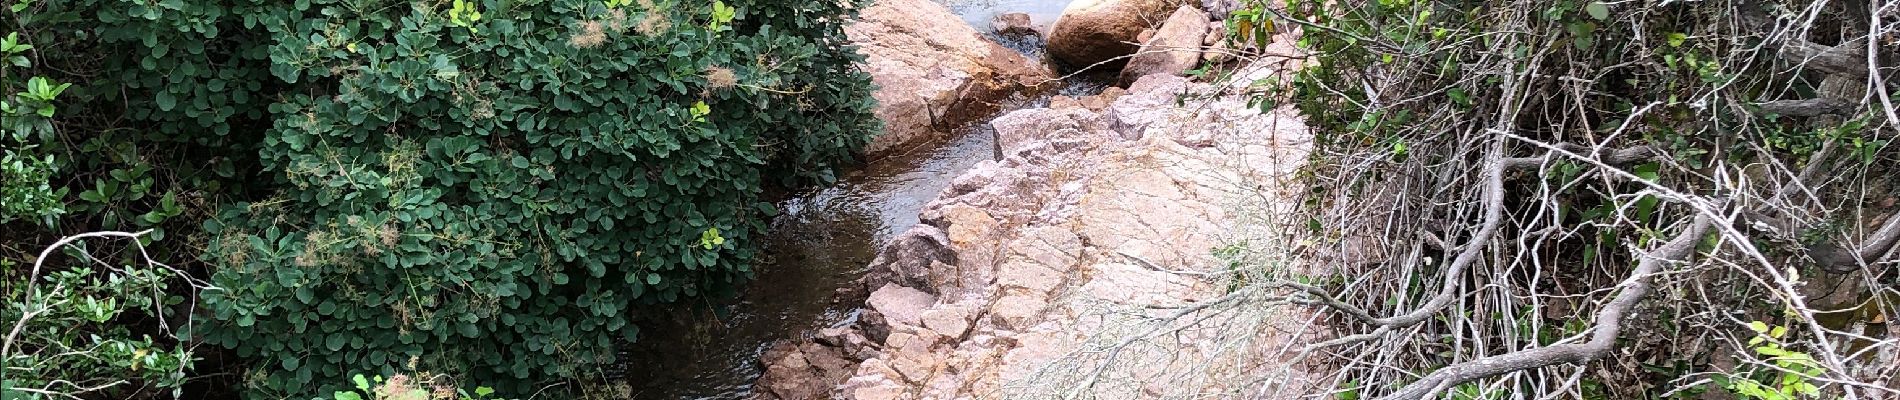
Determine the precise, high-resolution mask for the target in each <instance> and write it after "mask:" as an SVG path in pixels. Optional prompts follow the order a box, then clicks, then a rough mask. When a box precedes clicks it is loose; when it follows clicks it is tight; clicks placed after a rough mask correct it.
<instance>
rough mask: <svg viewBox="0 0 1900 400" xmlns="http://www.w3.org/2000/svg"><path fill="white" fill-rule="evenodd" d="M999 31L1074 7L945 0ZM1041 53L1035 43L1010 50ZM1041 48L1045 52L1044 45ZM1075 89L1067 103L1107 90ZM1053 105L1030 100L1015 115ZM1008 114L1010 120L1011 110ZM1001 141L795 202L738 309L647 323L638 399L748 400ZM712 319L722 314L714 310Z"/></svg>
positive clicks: (1050, 0) (901, 163)
mask: <svg viewBox="0 0 1900 400" xmlns="http://www.w3.org/2000/svg"><path fill="white" fill-rule="evenodd" d="M940 1H942V2H943V3H944V4H945V5H947V6H949V7H950V8H951V10H952V11H955V12H956V13H957V14H959V15H961V16H963V17H964V18H965V19H966V20H968V21H971V25H972V26H974V27H976V28H977V30H978V31H980V32H987V31H989V26H990V25H989V20H990V19H991V18H993V17H994V16H995V15H996V14H999V13H1003V12H1010V11H1023V12H1028V13H1030V14H1031V15H1032V19H1033V20H1034V21H1035V22H1036V23H1037V24H1048V23H1052V22H1053V21H1054V18H1055V16H1056V15H1057V14H1059V13H1060V12H1061V10H1062V7H1063V6H1064V5H1066V4H1067V3H1068V2H1067V1H1066V0H940ZM1005 44H1006V45H1008V46H1009V47H1012V48H1017V49H1019V50H1024V51H1026V52H1035V51H1038V50H1040V49H1036V48H1032V47H1031V46H1026V45H1027V44H1026V43H1005ZM1035 47H1039V46H1035ZM1099 89H1100V86H1099V85H1072V86H1071V87H1070V88H1066V89H1064V90H1061V91H1060V92H1061V93H1064V94H1080V92H1093V91H1096V90H1099ZM1045 101H1046V97H1045V98H1042V99H1034V100H1024V101H1019V102H1018V103H1020V105H1019V106H1017V107H1008V108H1007V110H1013V109H1018V108H1023V107H1030V106H1037V105H1040V104H1041V103H1044V102H1045ZM1007 110H1006V111H1007ZM993 146H994V134H993V133H992V132H990V131H989V127H988V124H987V123H984V122H982V121H979V122H977V123H975V124H972V126H970V127H967V128H964V129H960V130H959V131H958V132H956V134H955V135H951V137H950V138H948V139H947V140H944V141H940V142H938V143H931V144H928V145H924V146H920V147H919V148H916V149H913V150H911V151H910V152H908V153H904V154H900V155H895V156H890V157H887V158H884V159H881V160H878V161H876V162H873V163H871V164H870V165H867V166H865V167H864V168H863V169H861V170H858V171H854V172H852V173H850V174H848V175H847V176H845V177H844V178H843V179H841V180H840V182H838V183H837V184H834V185H831V186H829V187H822V188H812V189H809V190H806V191H803V192H798V193H793V194H791V196H790V197H789V198H787V199H785V200H782V201H780V202H779V203H778V206H779V210H780V214H779V215H778V216H777V217H775V218H774V219H773V221H772V224H771V228H770V231H769V232H767V234H766V235H765V236H764V241H765V242H764V244H763V246H764V249H765V254H766V257H767V259H766V260H763V261H762V262H761V265H758V266H757V269H758V270H759V275H758V279H757V280H755V281H753V282H751V283H750V284H748V285H747V287H746V288H744V289H743V290H742V291H741V294H740V296H739V298H738V299H734V300H732V301H728V302H726V304H700V305H696V307H690V308H692V309H695V310H699V311H697V312H680V313H677V314H676V315H674V316H673V317H672V318H671V319H670V320H663V321H657V322H656V323H648V324H645V325H646V326H643V327H642V328H643V329H642V338H641V340H640V342H639V343H635V344H633V345H631V346H629V348H628V349H626V352H625V354H623V357H622V362H623V364H622V365H621V370H620V371H614V372H615V373H612V374H611V375H618V376H620V377H621V378H620V379H622V380H623V382H624V383H626V384H627V385H628V386H630V387H631V389H632V390H631V395H632V398H635V399H744V398H747V397H749V396H750V395H751V392H752V384H753V382H755V381H757V380H758V378H759V375H760V374H761V373H762V371H761V369H760V366H759V363H758V359H759V356H760V354H761V353H762V352H764V351H765V349H766V348H767V347H769V346H771V345H772V343H773V342H774V341H777V340H779V339H785V338H790V337H793V336H796V335H798V334H800V333H801V332H807V331H811V330H815V329H819V328H823V327H826V326H831V325H837V324H842V323H847V322H849V321H850V320H851V319H852V318H854V315H851V313H852V311H853V310H855V309H856V307H855V305H853V304H834V303H833V300H834V299H835V298H836V296H835V294H836V293H837V292H838V290H839V289H841V288H845V287H847V286H849V285H852V284H853V283H854V280H856V279H857V278H858V277H860V276H862V275H863V274H864V272H865V267H866V265H867V264H869V263H870V262H871V259H872V258H873V257H875V256H876V254H877V249H878V247H879V246H881V245H882V244H883V243H884V242H885V241H886V240H888V239H889V238H891V237H892V236H895V235H896V234H898V233H901V232H902V230H904V229H907V228H909V227H910V226H912V225H915V224H916V223H917V214H918V212H919V211H920V210H922V208H923V206H924V204H925V203H928V202H930V201H931V200H932V199H935V198H936V197H937V193H938V192H941V191H942V190H943V188H945V187H947V186H949V184H950V181H951V180H952V179H955V178H956V176H957V175H959V174H962V173H963V171H965V170H967V169H969V168H970V167H972V166H975V165H976V164H977V163H978V162H981V161H983V160H988V159H992V158H994V156H995V155H994V147H993ZM708 310H711V311H708Z"/></svg>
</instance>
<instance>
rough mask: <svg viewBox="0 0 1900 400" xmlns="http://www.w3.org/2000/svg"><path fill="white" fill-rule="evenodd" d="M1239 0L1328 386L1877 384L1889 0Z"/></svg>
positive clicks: (1883, 308)
mask: <svg viewBox="0 0 1900 400" xmlns="http://www.w3.org/2000/svg"><path fill="white" fill-rule="evenodd" d="M1255 9H1256V12H1259V13H1261V15H1270V16H1272V17H1273V19H1274V22H1276V23H1275V24H1249V25H1247V26H1244V27H1243V28H1244V29H1242V30H1240V31H1239V32H1237V34H1238V35H1239V36H1242V37H1246V36H1247V35H1249V34H1252V35H1254V36H1261V35H1260V34H1261V33H1265V32H1264V31H1266V30H1271V29H1275V28H1276V27H1277V28H1281V29H1285V28H1287V27H1288V26H1293V27H1296V28H1295V29H1299V30H1300V31H1301V35H1302V38H1301V44H1302V46H1303V47H1304V48H1305V49H1307V50H1308V51H1310V52H1311V53H1312V54H1311V58H1310V59H1309V60H1307V61H1308V64H1307V65H1306V67H1305V68H1304V69H1303V70H1302V71H1301V72H1300V73H1299V74H1298V76H1297V77H1295V78H1293V79H1291V80H1289V81H1286V82H1281V83H1282V84H1284V85H1286V87H1288V88H1289V89H1291V90H1288V91H1285V92H1284V93H1282V94H1284V95H1285V97H1281V98H1276V99H1269V100H1275V101H1282V102H1290V103H1292V104H1295V105H1297V106H1298V107H1300V109H1301V110H1302V111H1303V112H1304V113H1305V114H1306V115H1307V116H1308V117H1309V118H1310V123H1311V124H1312V125H1313V128H1314V129H1315V131H1316V135H1317V137H1318V139H1317V140H1318V142H1319V143H1318V146H1317V148H1316V151H1315V152H1314V155H1313V160H1312V164H1311V165H1310V166H1309V170H1308V172H1307V173H1308V175H1307V176H1306V178H1307V179H1309V182H1310V183H1311V185H1312V187H1311V192H1310V196H1309V198H1308V201H1307V202H1306V204H1305V207H1304V209H1303V211H1302V215H1303V218H1305V220H1304V223H1302V224H1300V225H1303V226H1302V227H1301V228H1300V229H1304V230H1306V231H1307V232H1306V235H1310V236H1314V237H1317V238H1319V239H1320V240H1319V241H1318V243H1320V244H1319V245H1316V246H1313V247H1311V248H1309V249H1307V251H1308V253H1309V254H1307V255H1308V256H1309V257H1310V258H1311V259H1313V260H1315V261H1314V262H1317V263H1320V264H1321V265H1320V267H1321V268H1317V269H1318V270H1325V271H1330V276H1332V277H1334V278H1333V279H1330V280H1325V281H1319V282H1314V284H1312V285H1306V284H1282V285H1280V286H1279V287H1286V288H1291V289H1290V291H1291V294H1293V295H1295V296H1296V297H1295V298H1296V302H1298V303H1302V304H1308V305H1310V306H1312V307H1313V308H1314V309H1316V310H1319V311H1320V312H1322V313H1324V314H1325V315H1328V316H1329V319H1330V320H1331V321H1332V323H1333V324H1334V329H1335V331H1336V332H1337V335H1336V336H1335V337H1334V338H1332V339H1331V340H1327V341H1324V342H1322V343H1316V344H1314V345H1313V346H1312V347H1310V348H1309V349H1308V350H1309V353H1308V354H1309V355H1311V356H1312V357H1315V359H1318V360H1324V362H1325V363H1326V365H1325V366H1324V367H1323V368H1321V369H1324V370H1326V371H1327V372H1328V373H1329V374H1330V375H1328V378H1327V380H1328V383H1330V385H1326V386H1329V387H1331V388H1332V390H1333V392H1332V393H1333V394H1334V395H1337V396H1340V398H1393V399H1416V398H1470V399H1476V398H1485V399H1493V398H1550V396H1555V397H1557V398H1697V397H1698V396H1700V395H1702V394H1703V393H1705V392H1727V393H1728V394H1730V395H1732V396H1735V397H1736V398H1763V399H1801V398H1847V399H1855V398H1860V399H1868V398H1893V397H1895V396H1900V389H1896V388H1897V387H1900V377H1897V376H1896V374H1900V360H1897V358H1896V357H1897V356H1900V324H1895V323H1893V322H1892V321H1893V319H1894V318H1896V317H1900V310H1896V309H1895V308H1894V306H1895V305H1896V304H1895V303H1896V301H1900V288H1896V286H1895V285H1896V282H1900V262H1896V260H1895V253H1896V252H1900V251H1896V250H1895V247H1896V246H1895V242H1896V239H1900V216H1895V214H1896V211H1900V208H1896V206H1895V198H1896V196H1900V179H1896V178H1895V177H1896V176H1900V151H1897V149H1900V146H1893V145H1891V142H1892V141H1893V140H1894V138H1895V129H1896V127H1900V110H1897V109H1896V106H1895V103H1897V102H1900V97H1896V94H1900V79H1896V78H1895V77H1896V76H1900V68H1897V67H1896V66H1900V54H1896V53H1897V52H1900V50H1897V49H1900V36H1897V35H1900V2H1895V1H1881V0H1849V1H1780V0H1767V1H1704V2H1671V1H1663V2H1603V1H1588V0H1537V1H1520V2H1502V1H1489V2H1477V1H1454V2H1422V1H1408V0H1379V1H1357V0H1348V1H1331V2H1328V1H1305V0H1289V1H1286V2H1285V3H1284V4H1271V5H1265V4H1256V5H1255ZM1230 25H1231V24H1230ZM1276 25H1277V26H1276Z"/></svg>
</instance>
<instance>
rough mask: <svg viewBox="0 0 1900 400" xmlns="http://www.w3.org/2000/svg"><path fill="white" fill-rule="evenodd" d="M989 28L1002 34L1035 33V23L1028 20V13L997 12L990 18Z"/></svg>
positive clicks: (1021, 34) (1024, 34)
mask: <svg viewBox="0 0 1900 400" xmlns="http://www.w3.org/2000/svg"><path fill="white" fill-rule="evenodd" d="M990 29H991V30H994V31H996V33H997V34H999V35H1003V36H1029V35H1035V34H1036V25H1035V23H1034V22H1032V21H1030V19H1029V14H1027V13H1020V12H1007V13H1002V14H997V15H996V18H993V19H990Z"/></svg>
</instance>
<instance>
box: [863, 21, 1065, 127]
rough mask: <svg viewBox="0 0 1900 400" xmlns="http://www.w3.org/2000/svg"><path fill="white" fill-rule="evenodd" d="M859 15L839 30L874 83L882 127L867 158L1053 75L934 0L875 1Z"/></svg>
mask: <svg viewBox="0 0 1900 400" xmlns="http://www.w3.org/2000/svg"><path fill="white" fill-rule="evenodd" d="M861 18H862V19H860V20H859V21H858V22H857V23H854V24H852V25H850V26H847V27H846V28H845V34H846V35H847V36H849V37H850V38H851V41H852V42H854V43H856V44H858V45H859V46H861V47H860V48H859V51H860V52H861V53H863V54H864V55H865V61H864V63H863V64H862V65H863V67H864V70H865V71H866V72H869V73H870V74H871V81H872V82H873V83H876V84H877V86H878V89H877V91H875V92H872V94H871V97H873V98H875V99H876V100H877V103H878V105H877V109H876V110H875V113H876V114H877V117H878V118H879V119H881V120H883V121H884V133H883V134H880V135H878V136H877V137H876V138H873V139H872V140H871V143H870V144H869V145H867V146H865V149H864V151H865V153H867V154H869V155H870V156H871V157H874V158H875V157H879V156H881V155H884V154H888V153H890V152H893V151H896V150H899V149H902V148H905V147H908V146H910V145H913V144H915V143H920V142H924V141H928V140H929V139H932V138H934V137H935V136H936V135H939V134H941V132H946V131H947V130H948V129H946V128H949V127H953V126H956V125H959V124H962V123H964V122H967V121H969V120H970V119H972V118H977V117H981V116H983V115H988V114H989V113H992V112H994V111H995V110H996V108H997V107H998V105H997V101H999V100H1000V99H1002V98H1004V97H1007V96H1009V95H1011V94H1013V93H1017V92H1021V91H1025V90H1031V89H1033V88H1034V87H1036V85H1039V84H1041V83H1042V82H1044V81H1045V80H1048V79H1049V78H1050V77H1051V76H1052V75H1051V73H1050V72H1049V71H1048V69H1047V68H1044V67H1043V66H1042V65H1041V64H1040V63H1038V62H1036V61H1034V60H1030V59H1028V58H1027V57H1024V56H1023V55H1022V54H1021V53H1018V52H1016V51H1014V50H1010V49H1008V48H1005V47H1003V46H1001V45H998V44H996V43H994V42H991V41H989V40H988V39H984V38H983V37H982V35H980V34H978V32H977V31H976V29H975V28H971V27H970V26H969V24H966V23H963V22H962V21H963V19H962V18H959V17H957V16H956V14H954V13H951V12H950V10H949V9H946V8H944V7H943V6H942V5H939V4H937V3H936V2H934V1H930V0H877V1H876V2H875V3H873V4H872V5H871V6H870V7H868V8H866V9H865V10H864V11H863V13H862V16H861Z"/></svg>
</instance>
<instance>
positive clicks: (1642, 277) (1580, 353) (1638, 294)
mask: <svg viewBox="0 0 1900 400" xmlns="http://www.w3.org/2000/svg"><path fill="white" fill-rule="evenodd" d="M1711 225H1713V223H1712V222H1711V221H1710V219H1709V218H1708V217H1707V216H1698V217H1696V218H1695V222H1694V223H1692V224H1690V226H1689V228H1688V229H1685V230H1683V231H1682V233H1680V234H1677V235H1676V238H1675V239H1672V240H1670V241H1669V243H1666V244H1663V245H1662V246H1661V247H1658V248H1656V249H1655V250H1652V251H1650V253H1649V254H1647V255H1645V256H1644V257H1643V261H1642V262H1639V263H1637V265H1636V270H1635V271H1631V272H1630V276H1629V278H1628V279H1625V280H1624V281H1623V284H1622V285H1621V286H1622V289H1623V291H1622V292H1621V293H1618V294H1617V295H1616V297H1615V298H1614V299H1611V300H1610V303H1609V304H1608V305H1605V306H1604V307H1603V309H1602V310H1600V311H1598V312H1597V319H1596V326H1595V327H1594V328H1593V329H1591V335H1590V341H1588V342H1584V343H1568V344H1559V345H1551V346H1546V347H1541V348H1536V349H1531V350H1524V351H1518V352H1513V353H1507V354H1503V355H1499V356H1493V357H1485V358H1480V359H1477V360H1472V361H1467V362H1462V363H1458V364H1452V365H1450V366H1446V367H1444V368H1440V369H1438V370H1437V371H1433V372H1432V373H1431V374H1429V375H1426V376H1425V377H1424V378H1422V379H1419V380H1418V381H1416V382H1412V384H1410V385H1406V386H1405V387H1404V388H1401V389H1399V391H1397V392H1394V393H1393V394H1391V395H1389V396H1386V397H1385V398H1386V399H1408V400H1409V399H1423V398H1427V397H1428V396H1434V395H1436V394H1437V393H1439V392H1442V391H1444V390H1445V389H1449V388H1451V387H1453V386H1457V385H1459V384H1463V383H1465V382H1470V381H1473V380H1477V379H1484V378H1488V377H1493V376H1497V375H1501V374H1504V373H1508V372H1513V371H1521V370H1526V369H1532V368H1542V367H1546V366H1551V365H1556V364H1561V363H1572V364H1581V363H1584V362H1588V361H1590V360H1594V359H1597V358H1598V357H1602V356H1603V355H1604V354H1605V353H1608V352H1609V351H1610V349H1611V348H1614V347H1615V346H1616V338H1617V336H1618V335H1619V334H1620V333H1621V332H1622V329H1623V317H1624V316H1625V315H1627V314H1628V313H1629V312H1630V311H1631V310H1633V309H1635V308H1636V305H1637V304H1639V303H1641V302H1642V301H1643V298H1644V297H1647V296H1649V292H1650V290H1651V288H1652V286H1653V285H1654V283H1655V276H1656V274H1657V273H1658V272H1660V271H1661V270H1662V268H1663V266H1664V264H1667V263H1672V262H1680V261H1684V260H1686V259H1688V257H1689V256H1690V255H1691V254H1693V253H1694V252H1695V247H1696V243H1698V242H1700V241H1701V240H1702V237H1703V236H1704V235H1706V234H1708V232H1709V227H1710V226H1711Z"/></svg>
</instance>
